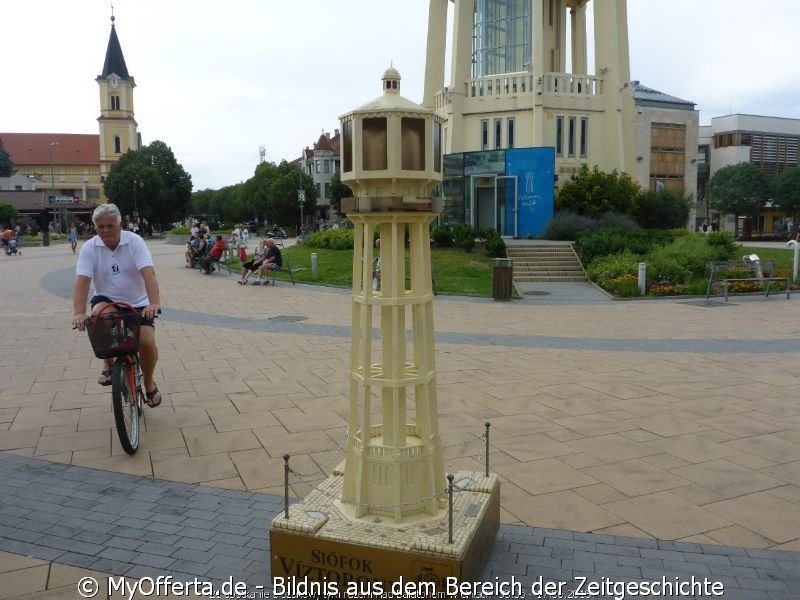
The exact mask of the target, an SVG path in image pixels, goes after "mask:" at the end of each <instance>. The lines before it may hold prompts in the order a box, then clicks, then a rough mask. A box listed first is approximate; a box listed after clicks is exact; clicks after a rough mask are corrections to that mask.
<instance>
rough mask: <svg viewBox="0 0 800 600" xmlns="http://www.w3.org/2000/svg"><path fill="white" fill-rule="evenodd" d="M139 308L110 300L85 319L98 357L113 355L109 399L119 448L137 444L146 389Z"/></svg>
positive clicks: (131, 448) (129, 450) (129, 448)
mask: <svg viewBox="0 0 800 600" xmlns="http://www.w3.org/2000/svg"><path fill="white" fill-rule="evenodd" d="M141 319H142V316H141V312H140V311H138V310H136V309H135V308H134V307H133V306H131V305H130V304H126V303H124V302H113V303H111V304H108V305H107V306H105V307H103V309H102V310H101V311H100V312H99V313H98V314H96V315H93V316H91V317H89V318H88V319H87V321H86V331H87V332H88V333H89V341H90V342H91V344H92V349H93V350H94V354H95V356H96V357H97V358H103V359H113V366H112V368H111V401H112V405H113V407H114V422H115V423H116V426H117V435H119V442H120V444H121V445H122V449H123V450H125V452H127V453H128V454H134V453H135V452H136V450H138V448H139V437H140V436H139V418H140V415H141V414H142V404H143V403H144V398H145V390H144V378H143V376H142V367H141V364H140V363H139V330H140V328H141Z"/></svg>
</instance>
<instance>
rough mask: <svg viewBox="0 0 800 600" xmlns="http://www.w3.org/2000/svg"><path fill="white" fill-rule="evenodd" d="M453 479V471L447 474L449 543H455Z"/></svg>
mask: <svg viewBox="0 0 800 600" xmlns="http://www.w3.org/2000/svg"><path fill="white" fill-rule="evenodd" d="M453 479H455V476H454V475H453V474H452V473H448V474H447V543H448V544H452V543H453Z"/></svg>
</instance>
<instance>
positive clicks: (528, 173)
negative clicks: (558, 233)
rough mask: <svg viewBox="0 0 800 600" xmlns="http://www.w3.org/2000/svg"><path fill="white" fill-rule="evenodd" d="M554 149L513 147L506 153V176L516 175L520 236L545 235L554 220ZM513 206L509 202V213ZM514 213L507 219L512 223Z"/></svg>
mask: <svg viewBox="0 0 800 600" xmlns="http://www.w3.org/2000/svg"><path fill="white" fill-rule="evenodd" d="M554 173H555V149H554V148H513V149H509V150H507V151H506V175H511V176H516V178H517V193H518V206H517V209H518V213H517V219H518V222H519V236H520V237H524V236H526V235H534V236H538V235H542V233H544V230H545V228H546V227H547V224H548V223H549V222H550V220H551V219H552V218H553V199H554V198H553V196H554V193H553V181H554V179H553V176H554ZM509 209H511V210H513V203H511V202H506V210H507V211H508V210H509ZM513 218H514V215H513V212H509V214H507V215H506V220H509V219H511V220H513Z"/></svg>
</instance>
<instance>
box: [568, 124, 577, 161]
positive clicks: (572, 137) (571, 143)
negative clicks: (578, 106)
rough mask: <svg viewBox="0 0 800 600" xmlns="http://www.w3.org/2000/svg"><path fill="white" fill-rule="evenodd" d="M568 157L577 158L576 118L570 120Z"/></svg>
mask: <svg viewBox="0 0 800 600" xmlns="http://www.w3.org/2000/svg"><path fill="white" fill-rule="evenodd" d="M567 156H570V157H572V156H575V117H570V118H569V131H568V132H567Z"/></svg>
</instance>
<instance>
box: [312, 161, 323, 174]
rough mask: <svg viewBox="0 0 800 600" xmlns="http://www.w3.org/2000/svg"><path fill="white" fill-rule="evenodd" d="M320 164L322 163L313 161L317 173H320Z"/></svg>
mask: <svg viewBox="0 0 800 600" xmlns="http://www.w3.org/2000/svg"><path fill="white" fill-rule="evenodd" d="M321 163H322V161H321V160H317V161H314V166H315V167H316V172H317V173H320V172H321V171H322V164H321Z"/></svg>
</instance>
